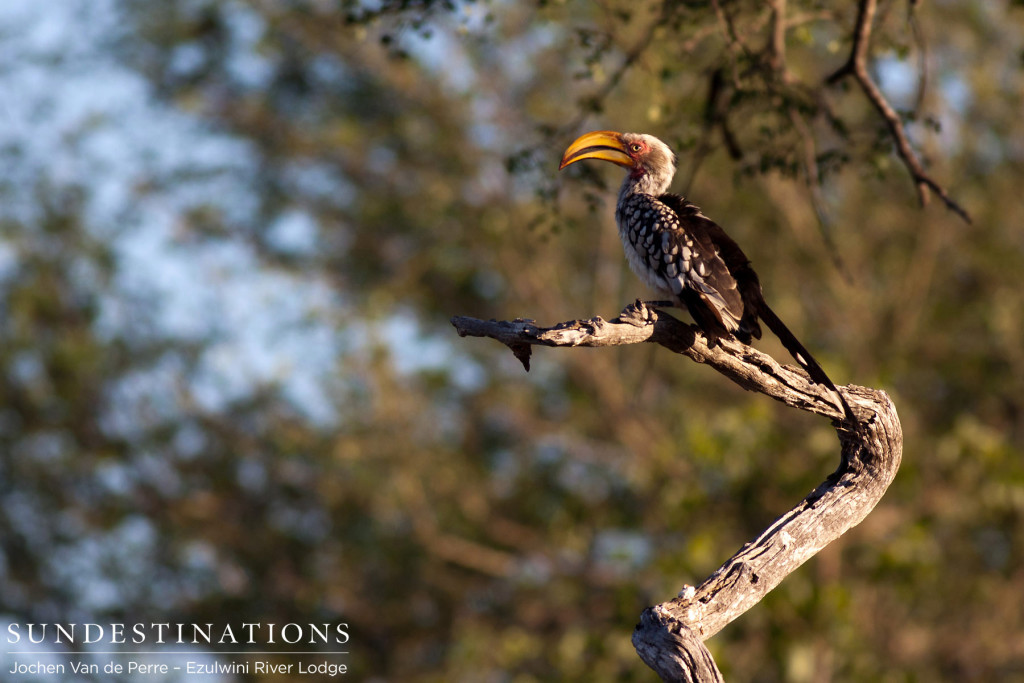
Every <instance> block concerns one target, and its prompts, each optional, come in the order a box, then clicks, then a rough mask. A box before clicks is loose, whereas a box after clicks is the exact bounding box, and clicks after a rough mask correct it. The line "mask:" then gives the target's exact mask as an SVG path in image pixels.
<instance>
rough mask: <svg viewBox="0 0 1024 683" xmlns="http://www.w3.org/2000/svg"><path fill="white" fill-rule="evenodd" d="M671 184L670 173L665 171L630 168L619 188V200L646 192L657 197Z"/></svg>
mask: <svg viewBox="0 0 1024 683" xmlns="http://www.w3.org/2000/svg"><path fill="white" fill-rule="evenodd" d="M671 184H672V175H671V174H665V173H659V174H655V173H650V172H649V171H646V170H643V169H641V170H631V171H630V172H629V173H627V174H626V178H625V180H623V181H622V188H621V189H620V190H619V202H620V203H621V202H622V201H624V200H626V199H628V198H629V197H631V196H632V195H635V194H647V195H651V196H652V197H658V196H660V195H663V194H665V192H667V191H668V186H669V185H671Z"/></svg>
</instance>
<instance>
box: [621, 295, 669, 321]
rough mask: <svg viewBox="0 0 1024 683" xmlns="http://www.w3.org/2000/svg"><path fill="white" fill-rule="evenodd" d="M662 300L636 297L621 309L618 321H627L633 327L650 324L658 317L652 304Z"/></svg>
mask: <svg viewBox="0 0 1024 683" xmlns="http://www.w3.org/2000/svg"><path fill="white" fill-rule="evenodd" d="M654 303H659V304H660V303H662V302H660V301H659V302H646V301H641V300H640V299H637V300H636V301H634V302H633V303H631V304H629V305H628V306H626V307H625V308H623V309H622V313H619V322H624V323H628V324H630V325H632V326H634V327H644V326H646V325H650V324H651V323H653V322H655V321H656V320H657V319H658V314H657V312H656V311H655V310H654V307H653V305H652V304H654Z"/></svg>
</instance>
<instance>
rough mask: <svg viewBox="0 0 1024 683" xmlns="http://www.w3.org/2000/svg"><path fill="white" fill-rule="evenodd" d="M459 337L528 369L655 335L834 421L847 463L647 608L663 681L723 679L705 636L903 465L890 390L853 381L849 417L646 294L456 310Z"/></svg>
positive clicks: (865, 504)
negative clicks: (608, 305)
mask: <svg viewBox="0 0 1024 683" xmlns="http://www.w3.org/2000/svg"><path fill="white" fill-rule="evenodd" d="M452 324H453V325H454V326H455V328H456V329H457V330H458V332H459V335H461V336H463V337H465V336H473V337H490V338H492V339H496V340H498V341H500V342H502V343H504V344H506V345H507V346H509V347H510V348H511V349H512V350H513V352H514V353H515V354H516V357H517V358H519V360H520V361H522V362H523V365H524V366H525V367H526V369H527V370H529V358H530V350H531V348H532V347H533V346H538V345H539V346H562V347H575V346H598V347H600V346H617V345H622V344H637V343H641V342H652V343H656V344H660V345H661V346H664V347H666V348H668V349H671V350H672V351H675V352H676V353H679V354H682V355H685V356H687V357H689V358H691V359H692V360H694V361H696V362H698V363H703V364H707V365H709V366H711V367H712V368H714V369H715V370H717V371H718V372H720V373H722V374H723V375H725V376H726V377H728V378H729V379H731V380H732V381H733V382H735V383H737V384H739V385H740V386H741V387H743V388H744V389H748V390H750V391H756V392H759V393H762V394H765V395H766V396H770V397H772V398H774V399H775V400H777V401H781V402H782V403H785V404H786V405H789V406H792V407H794V408H799V409H800V410H805V411H808V412H811V413H815V414H818V415H822V416H825V417H828V418H831V419H832V424H833V425H834V426H835V428H836V432H837V434H838V437H839V442H840V446H841V451H840V462H839V467H838V468H837V469H836V471H835V472H833V473H832V474H830V475H829V476H828V477H826V478H825V480H824V481H823V482H822V483H821V484H820V485H819V486H818V487H817V488H816V489H814V491H812V492H811V493H810V494H808V495H807V497H806V498H804V499H803V500H802V501H800V503H798V504H797V506H796V507H794V508H793V509H792V510H791V511H789V512H787V513H786V514H784V515H783V516H781V517H779V518H778V519H777V520H775V521H774V522H773V523H772V524H771V525H770V526H769V527H768V528H767V529H766V530H765V531H763V532H762V533H761V534H760V535H759V536H758V537H757V538H755V539H754V540H752V541H751V542H749V543H747V544H746V545H744V546H743V548H741V549H740V550H739V551H738V552H737V553H736V554H735V555H734V556H733V557H732V558H730V559H729V560H728V561H727V562H726V563H725V564H724V565H722V567H721V568H719V569H718V570H717V571H716V572H715V573H714V574H712V575H711V576H710V577H708V578H707V579H706V580H705V581H704V582H703V583H702V584H700V585H699V586H697V587H693V586H685V587H684V588H683V590H682V591H680V593H679V595H678V596H677V597H676V598H674V599H672V600H669V601H667V602H664V603H662V604H660V605H656V606H654V607H649V608H647V609H646V610H644V612H643V614H642V615H641V617H640V623H639V624H637V627H636V629H635V630H634V632H633V645H634V647H636V650H637V653H638V654H639V655H640V657H641V659H643V661H644V662H645V663H647V665H648V666H650V667H651V668H652V669H654V670H655V671H656V672H657V673H658V675H659V676H661V677H662V679H663V680H666V681H687V682H700V683H718V682H720V681H722V676H721V673H720V672H719V671H718V668H717V666H716V665H715V662H714V660H713V659H712V657H711V654H710V653H709V652H708V650H707V648H705V647H704V644H703V641H705V640H707V639H708V638H710V637H711V636H713V635H714V634H715V633H717V632H718V631H720V630H721V629H722V628H723V627H724V626H725V625H726V624H728V623H729V622H731V621H733V620H734V619H736V618H737V617H739V615H740V614H742V613H743V612H745V611H746V610H748V609H750V608H751V607H753V606H754V605H755V604H757V603H758V602H759V601H760V600H761V599H762V598H763V597H764V596H765V595H766V594H767V593H768V592H769V591H771V590H772V589H773V588H775V587H776V586H777V585H778V584H779V583H780V582H781V581H782V580H783V579H784V578H785V577H786V576H788V575H789V574H790V573H792V572H793V571H795V570H796V569H797V568H798V567H799V566H800V565H802V564H803V563H804V562H806V561H807V560H809V559H810V558H811V557H813V556H814V555H815V554H817V553H818V551H820V550H821V549H822V548H824V547H825V546H826V545H828V544H829V543H831V542H832V541H834V540H835V539H837V538H839V537H840V536H841V535H842V534H844V533H845V532H846V531H848V530H849V529H851V528H852V527H854V526H856V525H857V524H859V523H860V522H861V521H862V520H863V519H864V518H865V517H866V516H867V515H868V513H869V512H870V511H871V510H872V509H873V508H874V507H875V505H876V504H877V503H878V501H879V500H880V499H881V497H882V495H883V494H884V493H885V490H886V489H887V488H888V486H889V484H890V483H891V482H892V480H893V478H894V477H895V475H896V470H897V469H898V468H899V465H900V460H901V457H902V452H903V435H902V431H901V428H900V422H899V418H898V417H897V415H896V409H895V407H894V406H893V404H892V401H891V400H890V399H889V397H888V396H887V395H886V394H885V392H882V391H878V390H874V389H868V388H865V387H858V386H854V385H848V386H845V387H842V388H841V389H840V390H841V391H842V392H843V395H844V396H845V397H846V399H847V402H849V403H850V405H851V407H852V409H853V412H854V415H855V417H856V422H855V423H851V422H844V421H843V417H844V415H843V411H842V410H841V409H840V408H838V407H837V406H835V405H833V404H832V403H831V401H830V400H829V398H830V392H828V391H827V390H822V388H821V387H819V386H818V385H816V384H813V383H811V382H810V380H809V379H808V378H807V376H806V375H804V374H803V372H802V371H801V370H799V369H797V368H793V367H789V366H783V365H780V364H779V363H778V362H776V361H775V360H774V359H773V358H772V357H771V356H769V355H767V354H764V353H761V352H759V351H756V350H755V349H752V348H750V347H749V346H746V345H744V344H741V343H739V342H736V341H734V340H720V341H719V343H718V344H716V345H715V346H714V347H713V348H712V347H709V346H708V345H707V343H706V340H705V339H704V337H703V335H702V334H701V333H700V331H699V330H698V329H697V328H696V327H693V326H691V325H687V324H685V323H682V322H680V321H678V320H676V319H675V318H672V317H670V316H668V315H666V314H664V313H661V312H659V311H655V310H652V309H650V308H648V307H646V306H645V305H644V304H643V303H642V302H640V301H637V302H636V303H635V304H633V305H631V306H628V307H626V309H625V310H624V311H623V312H622V314H621V315H620V316H619V317H618V318H616V319H614V320H610V321H609V320H604V319H603V318H600V317H595V318H591V319H589V320H574V321H569V322H565V323H561V324H558V325H555V326H553V327H540V326H538V325H537V324H536V323H534V321H532V320H524V319H520V320H514V321H495V320H490V321H483V320H478V319H475V318H467V317H461V316H459V317H454V318H452Z"/></svg>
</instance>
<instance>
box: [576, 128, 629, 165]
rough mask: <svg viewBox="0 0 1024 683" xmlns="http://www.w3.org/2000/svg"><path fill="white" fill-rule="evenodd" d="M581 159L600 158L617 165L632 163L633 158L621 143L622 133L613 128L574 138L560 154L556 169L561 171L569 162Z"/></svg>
mask: <svg viewBox="0 0 1024 683" xmlns="http://www.w3.org/2000/svg"><path fill="white" fill-rule="evenodd" d="M583 159H601V160H602V161H610V162H612V163H613V164H618V165H619V166H632V165H633V159H632V158H631V157H630V156H629V154H627V153H626V147H625V145H623V144H622V134H621V133H616V132H615V131H614V130H595V131H593V132H592V133H587V134H585V135H581V136H580V137H578V138H576V141H575V142H573V143H572V144H571V145H569V149H567V150H565V154H563V155H562V163H561V164H559V165H558V170H559V171H561V170H562V169H563V168H565V167H566V166H568V165H569V164H575V163H576V162H577V161H581V160H583Z"/></svg>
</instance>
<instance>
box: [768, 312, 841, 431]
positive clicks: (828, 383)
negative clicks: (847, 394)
mask: <svg viewBox="0 0 1024 683" xmlns="http://www.w3.org/2000/svg"><path fill="white" fill-rule="evenodd" d="M759 303H760V306H758V308H759V309H760V310H759V311H758V314H759V315H758V317H760V318H761V320H763V321H764V324H765V325H767V326H768V329H769V330H771V331H772V332H773V333H774V334H775V336H776V337H778V338H779V341H781V342H782V345H783V346H784V347H786V350H787V351H789V353H790V355H792V356H793V358H794V359H795V360H796V362H797V363H799V364H800V367H802V368H803V369H804V370H806V371H807V374H808V375H810V376H811V381H813V382H814V383H815V384H820V385H822V386H824V387H828V388H829V389H831V390H832V391H833V392H834V393H835V395H836V396H838V397H839V402H840V403H841V404H842V406H843V413H844V414H845V415H846V417H847V419H851V420H852V419H853V411H852V410H850V406H849V404H847V402H846V399H845V398H844V397H843V395H842V393H840V391H839V389H837V388H836V385H835V384H833V383H832V380H831V379H829V378H828V375H826V374H825V371H824V370H823V369H822V368H821V366H820V365H818V361H816V360H814V356H812V355H811V352H810V351H808V350H807V349H806V348H805V347H804V345H803V344H801V343H800V340H799V339H797V338H796V335H794V334H793V333H792V332H790V331H789V328H788V327H786V324H785V323H783V322H782V320H781V319H780V318H779V316H777V315H775V311H773V310H772V309H771V308H770V307H769V306H768V304H767V303H765V301H764V299H762V300H761V301H760V302H759Z"/></svg>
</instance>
